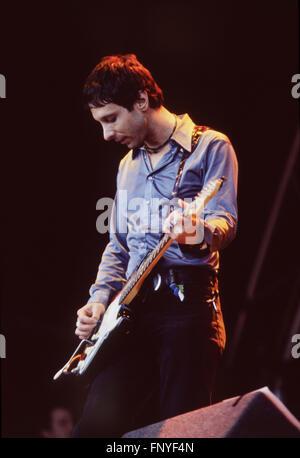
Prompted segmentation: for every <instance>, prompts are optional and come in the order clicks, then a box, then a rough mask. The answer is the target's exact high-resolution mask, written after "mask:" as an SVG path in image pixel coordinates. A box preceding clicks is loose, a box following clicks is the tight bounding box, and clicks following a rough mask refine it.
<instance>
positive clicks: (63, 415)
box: [42, 408, 74, 438]
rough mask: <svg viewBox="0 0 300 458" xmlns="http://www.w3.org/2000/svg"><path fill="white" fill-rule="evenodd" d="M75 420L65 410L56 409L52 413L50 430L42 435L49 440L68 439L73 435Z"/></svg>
mask: <svg viewBox="0 0 300 458" xmlns="http://www.w3.org/2000/svg"><path fill="white" fill-rule="evenodd" d="M73 426H74V425H73V418H72V415H71V413H70V412H69V411H68V410H67V409H64V408H55V409H53V410H52V411H51V416H50V429H49V430H44V431H43V432H42V435H43V436H44V437H47V438H68V437H71V435H72V430H73Z"/></svg>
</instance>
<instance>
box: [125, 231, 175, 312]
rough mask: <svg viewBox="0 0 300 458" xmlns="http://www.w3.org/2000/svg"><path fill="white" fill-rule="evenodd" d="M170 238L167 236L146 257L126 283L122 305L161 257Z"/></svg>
mask: <svg viewBox="0 0 300 458" xmlns="http://www.w3.org/2000/svg"><path fill="white" fill-rule="evenodd" d="M169 240H170V237H169V236H168V235H167V234H165V235H164V236H163V237H162V238H161V240H160V241H159V243H158V244H157V245H156V247H155V248H154V250H153V251H151V253H149V254H148V256H146V258H145V259H144V261H143V262H142V263H141V265H140V267H139V268H138V270H137V271H136V273H135V274H134V275H133V276H132V277H131V278H130V279H129V280H128V282H127V283H126V286H125V287H124V288H123V290H122V293H121V295H120V303H122V302H123V301H124V300H125V298H126V297H127V296H128V294H129V293H130V291H131V290H132V288H133V287H134V286H135V285H136V284H137V282H138V281H139V279H140V278H141V277H142V275H143V274H144V273H145V272H146V270H147V269H148V268H149V267H150V266H151V264H152V263H153V262H154V261H156V259H157V258H158V257H159V255H160V253H161V252H162V250H163V249H164V247H165V246H166V245H167V243H168V242H169Z"/></svg>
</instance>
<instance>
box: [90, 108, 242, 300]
mask: <svg viewBox="0 0 300 458" xmlns="http://www.w3.org/2000/svg"><path fill="white" fill-rule="evenodd" d="M193 127H194V123H193V122H192V120H191V119H190V117H189V116H188V115H187V114H185V115H180V116H178V123H177V128H176V130H175V132H174V133H173V135H172V137H171V141H170V150H169V151H168V152H167V153H166V154H164V155H163V156H162V158H161V160H160V162H159V163H158V164H157V165H156V167H155V168H154V169H152V166H151V163H150V160H149V157H148V155H147V153H146V151H145V150H144V148H139V149H137V150H131V151H129V153H128V154H127V155H126V156H125V157H124V158H123V159H122V161H121V162H120V166H119V171H118V176H117V194H116V199H115V205H114V209H113V212H112V217H111V228H110V241H109V243H108V244H107V246H106V248H105V250H104V253H103V255H102V260H101V263H100V265H99V270H98V274H97V278H96V281H95V283H94V284H93V285H92V286H91V288H90V299H89V301H88V302H102V303H103V304H104V305H107V304H108V303H109V302H110V300H111V299H112V297H113V296H114V295H115V294H116V292H117V291H119V290H120V289H121V288H122V287H123V286H124V284H125V283H126V280H127V279H128V277H129V276H130V275H131V273H132V272H133V271H134V269H135V268H136V266H137V265H139V263H140V261H141V260H142V259H143V257H144V256H145V255H146V254H147V253H148V252H149V250H152V249H153V248H155V246H156V244H157V243H158V241H159V240H160V238H161V236H162V221H163V219H164V218H165V216H166V214H167V213H166V212H165V211H164V208H165V207H161V203H164V202H166V201H169V199H171V198H172V197H171V196H172V191H173V188H174V182H175V179H176V175H177V171H178V168H179V163H180V161H181V158H182V155H183V154H184V150H186V151H188V152H191V138H192V131H193ZM237 174H238V164H237V159H236V155H235V152H234V149H233V147H232V145H231V143H230V140H229V139H228V137H226V135H224V134H222V133H220V132H217V131H215V130H212V129H209V130H207V131H206V132H204V133H203V134H202V136H201V138H200V140H199V142H198V145H197V147H196V149H195V151H194V152H193V153H192V154H190V155H189V156H188V158H187V159H186V162H185V165H184V169H183V173H182V176H181V179H180V185H179V190H178V197H180V198H182V199H187V198H193V197H194V196H195V195H196V194H197V193H198V192H199V191H200V190H201V189H202V187H204V186H205V185H206V184H207V183H208V182H209V181H210V180H214V179H217V178H220V177H222V176H225V177H226V179H227V180H226V181H225V183H224V184H223V186H222V188H221V189H220V190H219V192H218V193H217V195H216V196H215V197H213V198H212V199H211V200H210V201H209V202H208V204H207V205H206V207H205V209H204V212H203V214H202V215H201V216H202V218H203V219H204V244H202V246H201V247H199V246H195V247H192V248H190V247H189V248H187V247H186V246H185V245H179V244H178V243H177V242H173V243H172V244H171V246H170V247H169V248H168V250H167V251H166V253H165V254H164V256H163V258H162V259H161V260H160V263H161V266H162V267H171V266H172V267H175V266H186V265H189V266H190V265H195V266H206V267H208V268H210V269H214V270H218V268H219V250H221V249H223V248H224V247H225V246H227V245H228V244H229V243H230V242H231V240H232V239H233V238H234V237H235V234H236V228H237V200H236V196H237ZM158 202H159V203H160V205H158ZM162 208H163V209H162Z"/></svg>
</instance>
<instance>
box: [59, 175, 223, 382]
mask: <svg viewBox="0 0 300 458" xmlns="http://www.w3.org/2000/svg"><path fill="white" fill-rule="evenodd" d="M225 180H226V179H225V178H224V177H222V178H218V179H216V180H213V181H210V182H209V183H208V184H207V185H206V186H205V187H204V188H203V189H202V190H201V191H200V192H199V193H198V194H197V196H196V197H195V200H194V201H193V202H191V203H190V204H189V205H188V206H187V207H186V208H185V210H184V214H185V215H188V214H190V213H191V214H193V215H196V216H200V214H201V213H202V211H203V209H204V207H205V206H206V204H207V202H208V201H209V200H210V199H212V198H213V197H214V196H215V194H216V193H217V192H218V190H219V189H220V188H221V186H222V184H223V182H224V181H225ZM173 241H174V240H173V239H172V238H171V237H170V236H169V235H168V234H165V235H164V236H163V237H162V238H161V240H160V241H159V243H158V244H157V246H156V247H155V248H154V249H153V250H152V251H151V252H150V253H149V254H148V255H147V256H146V257H145V258H144V260H143V261H142V262H141V264H140V265H139V266H138V268H137V269H136V270H135V271H134V272H133V274H132V275H131V277H130V278H129V279H128V281H127V283H126V285H125V286H124V287H123V288H122V289H121V291H120V292H119V293H118V294H117V295H116V296H115V298H114V299H113V301H112V302H111V303H110V305H109V306H108V308H107V310H106V311H105V313H104V315H103V319H102V321H101V322H99V323H98V324H97V325H96V327H95V328H94V330H93V332H92V335H91V337H90V338H89V339H84V340H82V341H81V342H80V344H79V345H78V347H77V348H76V350H75V351H74V353H73V354H72V356H71V358H70V359H69V360H68V361H67V363H66V364H65V365H64V366H63V367H62V369H60V370H59V371H58V372H57V373H56V374H55V375H54V377H53V379H54V380H56V379H58V378H59V377H60V376H61V375H62V374H64V375H65V374H74V375H81V374H83V373H84V372H85V371H86V370H87V368H88V366H89V365H90V363H91V362H92V360H93V359H94V357H95V356H96V354H97V353H98V352H99V350H100V349H101V347H102V346H103V344H104V343H105V342H107V340H109V339H110V338H112V335H113V334H115V333H116V332H118V331H120V329H121V328H125V332H128V326H125V325H126V324H128V322H129V321H130V320H131V318H132V310H131V309H130V308H129V307H128V305H129V304H130V303H131V302H132V301H133V300H134V299H135V297H136V296H137V295H138V293H139V291H140V290H141V287H142V284H143V283H144V281H145V279H146V278H147V276H148V275H149V273H150V272H151V271H152V269H153V268H154V266H155V265H156V264H157V262H158V261H159V260H160V258H161V257H162V256H163V254H164V253H165V251H166V250H167V249H168V248H169V246H170V245H171V243H172V242H173ZM126 328H127V331H126Z"/></svg>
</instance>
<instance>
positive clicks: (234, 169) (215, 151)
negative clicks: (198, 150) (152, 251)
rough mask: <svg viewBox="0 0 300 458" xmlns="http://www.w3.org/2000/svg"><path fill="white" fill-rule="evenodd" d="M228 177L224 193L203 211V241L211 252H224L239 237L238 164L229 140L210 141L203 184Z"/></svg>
mask: <svg viewBox="0 0 300 458" xmlns="http://www.w3.org/2000/svg"><path fill="white" fill-rule="evenodd" d="M222 176H223V177H225V180H226V181H225V182H224V183H223V185H222V187H221V189H220V190H219V191H218V192H217V194H216V195H215V196H214V197H213V198H212V199H211V200H210V201H209V202H208V204H207V205H206V207H205V209H204V213H203V218H204V241H205V242H206V244H207V245H208V246H209V248H210V251H219V250H222V249H223V248H225V247H226V246H227V245H228V244H229V243H230V242H231V241H232V240H233V239H234V238H235V235H236V230H237V221H238V212H237V183H238V162H237V158H236V154H235V151H234V149H233V147H232V145H231V143H230V141H229V139H228V138H227V137H226V136H223V135H222V138H216V139H213V140H211V142H210V143H209V145H208V148H207V155H206V164H205V174H204V184H203V186H205V185H206V184H208V182H209V181H211V180H216V179H217V178H221V177H222Z"/></svg>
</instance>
